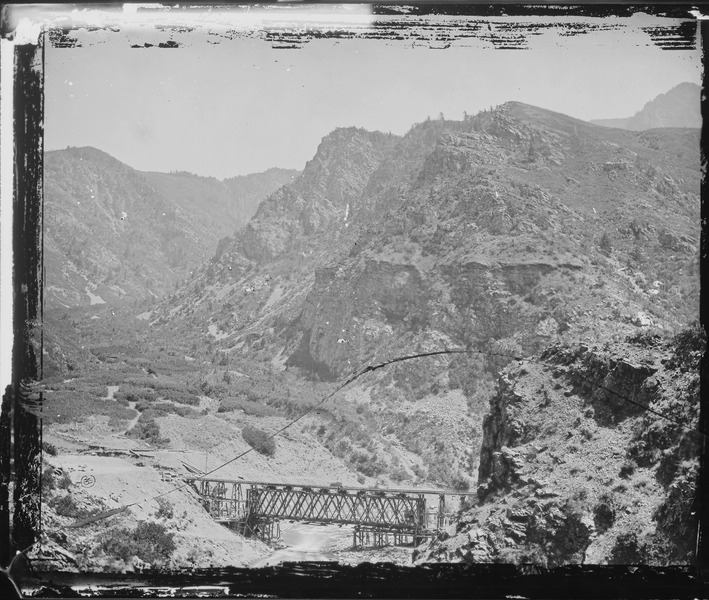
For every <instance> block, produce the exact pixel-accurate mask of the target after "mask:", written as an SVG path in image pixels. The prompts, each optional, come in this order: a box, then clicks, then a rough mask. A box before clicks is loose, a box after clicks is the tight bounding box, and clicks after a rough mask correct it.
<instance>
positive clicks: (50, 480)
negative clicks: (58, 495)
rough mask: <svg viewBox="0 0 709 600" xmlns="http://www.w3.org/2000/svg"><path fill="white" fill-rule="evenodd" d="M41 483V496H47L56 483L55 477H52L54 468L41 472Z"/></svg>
mask: <svg viewBox="0 0 709 600" xmlns="http://www.w3.org/2000/svg"><path fill="white" fill-rule="evenodd" d="M41 481H42V493H43V494H48V493H49V492H51V491H52V490H53V489H54V488H55V487H56V485H57V482H56V477H55V475H54V467H46V468H45V469H44V470H43V471H42V477H41Z"/></svg>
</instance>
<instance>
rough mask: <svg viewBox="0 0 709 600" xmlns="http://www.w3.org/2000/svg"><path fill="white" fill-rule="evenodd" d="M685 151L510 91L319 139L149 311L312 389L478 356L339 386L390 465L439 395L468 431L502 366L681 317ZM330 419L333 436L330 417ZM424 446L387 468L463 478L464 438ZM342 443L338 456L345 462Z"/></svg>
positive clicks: (427, 432)
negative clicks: (483, 106)
mask: <svg viewBox="0 0 709 600" xmlns="http://www.w3.org/2000/svg"><path fill="white" fill-rule="evenodd" d="M698 149H699V131H697V130H690V129H665V130H654V131H650V132H642V133H636V132H630V131H622V130H618V129H608V128H603V127H598V126H594V125H591V124H588V123H585V122H582V121H578V120H576V119H572V118H570V117H567V116H565V115H561V114H558V113H553V112H550V111H547V110H544V109H540V108H536V107H532V106H528V105H524V104H521V103H516V102H510V103H507V104H504V105H502V106H500V107H498V108H497V109H495V110H491V111H484V112H483V113H480V114H478V115H475V116H473V117H469V118H467V119H466V120H464V121H462V122H452V121H443V120H440V121H427V122H424V123H421V124H419V125H416V126H414V127H412V129H411V130H410V131H409V132H408V133H407V134H406V135H405V136H403V137H396V136H386V135H383V134H380V133H370V132H366V131H363V130H358V129H354V128H350V129H344V130H336V131H335V132H333V133H332V134H330V135H329V136H327V137H326V138H325V139H324V140H323V142H322V144H321V145H320V147H319V148H318V151H317V153H316V155H315V157H314V158H313V160H312V161H311V162H310V163H308V165H307V166H306V169H305V171H304V173H303V174H302V175H301V177H300V178H298V179H297V180H296V181H295V182H294V183H293V184H292V185H289V186H286V187H284V188H282V189H281V190H279V191H278V192H277V193H276V194H274V195H273V196H271V197H270V198H269V199H268V200H266V201H265V202H264V203H263V204H262V205H261V207H260V208H259V211H258V212H257V214H256V215H255V217H254V218H253V219H252V220H251V222H250V223H249V225H248V226H247V227H246V228H245V229H244V230H243V231H242V232H239V233H237V234H236V235H234V236H233V237H232V238H231V239H230V240H228V241H227V242H225V243H224V244H223V245H221V246H220V248H219V250H218V252H217V254H216V255H215V256H214V258H213V259H212V261H211V262H210V263H209V264H207V265H205V266H204V267H203V268H202V269H201V270H200V271H199V272H197V273H196V274H195V276H194V277H193V278H192V279H190V280H189V281H188V282H187V284H186V285H185V286H184V287H183V288H182V289H180V290H179V291H178V292H176V293H175V294H173V295H171V296H170V297H168V298H166V299H165V301H164V302H162V303H161V304H160V305H159V306H158V307H157V308H156V309H155V310H154V311H152V312H151V314H150V316H149V319H150V322H151V323H152V324H153V326H154V327H156V328H160V327H161V326H163V325H166V326H167V327H169V329H170V331H171V332H172V335H179V336H180V337H182V338H185V339H191V340H195V343H203V342H204V340H209V345H210V348H211V349H210V352H212V353H213V357H214V358H213V360H215V361H217V360H223V361H227V362H228V361H231V360H235V359H238V358H240V359H243V358H244V357H248V358H249V359H250V360H253V359H256V360H260V361H263V362H264V363H266V364H269V365H271V366H272V368H273V369H274V372H283V373H288V374H289V375H288V376H297V377H306V378H307V377H311V378H315V379H320V380H324V381H335V380H338V379H341V378H342V377H344V376H346V375H347V374H349V373H351V372H353V371H354V370H356V369H359V368H361V367H362V366H364V365H366V364H371V363H376V362H379V361H383V360H388V359H391V358H393V357H396V356H400V355H406V354H414V353H420V352H427V351H432V350H441V349H446V348H459V349H465V348H467V349H470V350H471V351H475V352H480V354H477V355H476V354H470V355H457V356H455V357H445V356H444V357H440V356H439V357H437V358H429V359H420V360H416V361H410V362H407V363H401V364H397V365H394V366H392V367H390V368H388V369H387V370H383V371H380V372H378V374H377V375H376V376H372V377H369V378H367V379H366V381H360V382H358V383H357V385H355V386H353V388H352V389H351V394H352V398H358V399H359V400H358V403H357V406H358V407H360V405H361V407H360V408H358V410H360V411H361V415H360V416H362V415H364V416H362V418H363V419H364V422H365V429H368V430H369V431H370V432H372V431H375V432H380V431H387V432H388V433H386V435H382V436H379V434H376V435H375V434H371V435H373V437H374V438H376V440H375V441H372V440H370V442H371V443H370V446H369V450H368V452H373V450H374V448H375V447H376V448H378V449H379V451H380V452H381V454H380V456H382V457H383V458H382V459H381V463H382V464H381V468H382V469H384V471H385V472H392V471H393V470H394V468H395V464H396V463H395V461H394V459H393V455H391V454H390V448H391V447H392V445H393V446H394V447H396V448H405V449H407V450H410V451H413V452H414V453H417V452H418V453H421V452H423V448H427V447H434V446H435V445H436V440H443V439H448V436H449V431H450V428H449V426H448V425H447V424H446V423H445V422H442V421H440V420H437V419H436V418H435V415H436V413H437V412H440V411H441V410H443V409H444V407H449V406H453V405H455V406H459V405H457V404H455V403H454V402H453V401H452V400H451V399H452V398H453V396H451V394H454V393H462V394H463V395H464V397H465V398H466V403H463V404H462V406H460V407H459V409H456V410H457V415H458V417H459V418H460V419H463V420H465V419H471V422H472V423H473V425H471V426H470V428H468V430H467V434H466V435H468V436H469V437H470V438H475V437H476V436H477V437H478V439H479V435H480V431H479V429H477V428H478V427H479V422H480V420H481V418H482V413H483V412H484V411H485V408H486V403H487V398H488V395H489V393H490V391H491V389H492V386H493V382H494V379H495V377H496V374H497V373H498V371H499V370H500V369H501V368H503V367H504V366H505V364H507V363H508V362H509V361H510V360H511V358H513V357H515V356H525V355H533V354H534V353H535V352H538V351H540V350H541V348H543V347H544V346H546V345H547V344H548V343H549V342H551V341H554V340H568V341H573V342H577V341H586V342H587V343H588V342H593V343H597V342H599V341H602V340H613V339H615V340H620V339H623V338H624V337H625V336H626V335H629V334H631V333H632V332H633V331H636V330H637V329H638V328H641V327H648V326H657V327H659V328H664V329H667V330H669V331H673V330H675V329H676V328H678V327H681V326H683V325H684V324H686V323H688V322H690V321H692V320H693V319H694V318H696V315H697V307H698V290H699V287H698V262H697V248H698V239H699V225H698V219H697V216H698V210H699V181H700V171H699V152H698ZM178 332H179V333H178ZM220 357H221V358H220ZM224 364H227V363H226V362H225V363H224ZM222 393H224V394H227V395H228V394H230V393H232V392H230V391H229V386H225V388H224V390H223V392H222ZM265 401H266V402H268V399H266V400H265ZM419 401H426V402H430V403H431V406H432V410H431V412H428V413H424V412H422V411H419V410H418V409H417V408H416V406H417V402H419ZM466 404H467V406H466ZM337 410H339V411H340V412H339V413H337ZM337 410H336V411H335V412H336V419H335V423H336V424H335V425H332V424H331V423H329V425H330V426H331V427H335V428H337V427H340V430H339V431H340V432H341V431H342V428H344V427H345V425H344V422H345V421H346V418H345V417H346V415H345V413H346V412H347V410H348V409H346V408H339V409H337ZM338 415H339V416H338ZM338 419H339V420H338ZM337 423H340V425H337ZM334 435H335V437H337V435H338V434H337V433H335V434H334ZM331 443H332V444H333V446H335V447H336V446H338V445H337V444H336V439H334V440H332V442H331ZM372 444H374V445H372ZM436 448H437V449H436V450H435V451H430V452H429V455H428V457H427V458H425V460H424V463H423V467H424V470H423V472H421V471H415V470H413V467H412V466H411V465H409V466H407V467H406V468H404V470H403V471H402V472H400V475H399V476H400V477H403V478H406V479H412V480H415V479H416V478H417V477H423V478H426V477H428V479H429V480H431V481H434V482H435V481H437V482H440V483H441V484H447V485H453V484H456V485H461V486H464V485H468V484H470V483H472V482H474V480H475V473H474V468H473V467H472V466H471V465H475V464H476V461H477V450H476V449H475V448H473V449H471V448H470V447H469V446H468V447H466V446H465V444H461V442H460V438H458V439H455V440H451V443H450V444H448V443H447V442H445V443H443V445H440V444H439V445H438V446H437V447H436ZM358 452H360V450H359V449H358V448H356V447H355V448H353V447H352V446H350V447H349V448H347V447H345V448H344V449H342V454H343V456H345V457H346V458H347V459H348V460H350V461H351V462H352V464H354V465H359V464H360V463H361V462H362V461H361V460H360V459H361V455H360V454H357V453H358ZM353 457H358V458H357V460H355V459H354V458H353ZM419 466H421V465H419ZM417 473H418V474H417Z"/></svg>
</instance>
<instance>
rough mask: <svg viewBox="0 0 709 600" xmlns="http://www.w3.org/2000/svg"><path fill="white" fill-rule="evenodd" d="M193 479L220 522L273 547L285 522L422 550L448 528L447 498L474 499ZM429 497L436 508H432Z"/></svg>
mask: <svg viewBox="0 0 709 600" xmlns="http://www.w3.org/2000/svg"><path fill="white" fill-rule="evenodd" d="M188 480H189V481H190V482H191V483H192V485H193V486H194V488H195V489H196V491H197V492H198V493H199V495H200V497H201V498H202V501H203V504H204V506H205V508H206V509H207V511H208V512H209V513H210V514H211V515H212V517H213V518H214V519H215V520H217V521H219V522H221V523H224V524H226V525H228V526H229V527H231V528H233V529H235V530H237V531H239V532H240V533H242V534H244V535H246V536H249V537H259V538H261V539H263V540H264V541H267V542H271V541H273V540H274V539H277V538H278V537H279V534H280V527H279V522H280V521H282V520H283V521H302V522H307V523H323V524H329V523H336V524H345V525H354V526H355V528H354V546H355V547H364V546H381V545H387V544H389V543H394V544H396V545H407V544H413V545H418V544H419V543H421V541H423V539H424V538H426V537H430V536H433V535H435V533H436V532H437V531H439V530H440V529H441V528H443V527H444V526H445V525H446V524H447V522H448V520H449V517H450V514H451V513H450V512H448V511H447V510H446V508H447V506H446V497H447V496H448V497H450V496H466V495H470V493H469V492H454V491H451V490H415V489H373V488H346V487H342V486H310V485H298V484H292V485H291V484H274V483H264V482H257V481H241V480H228V479H205V478H201V477H193V478H189V479H188ZM427 498H428V499H429V500H434V503H432V504H431V505H429V504H427ZM436 498H437V502H435V499H436ZM434 504H435V508H434V507H433V506H434ZM429 506H431V509H429V508H428V507H429Z"/></svg>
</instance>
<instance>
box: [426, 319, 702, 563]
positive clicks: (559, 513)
mask: <svg viewBox="0 0 709 600" xmlns="http://www.w3.org/2000/svg"><path fill="white" fill-rule="evenodd" d="M705 351H706V338H705V335H704V333H703V332H702V331H701V330H700V329H696V328H695V329H689V330H687V331H684V332H682V333H681V334H678V335H677V336H675V337H674V338H663V337H661V336H658V335H653V334H648V333H639V334H636V335H634V336H632V337H630V338H628V339H627V340H625V341H624V342H617V343H614V344H605V345H599V344H596V345H593V346H590V345H583V344H577V345H561V344H557V345H553V346H551V347H549V348H548V349H546V350H545V351H544V352H543V353H542V354H541V355H540V356H539V357H535V358H533V359H530V360H528V361H520V362H519V363H517V364H515V365H514V366H510V367H508V369H506V371H505V372H504V374H503V375H502V377H501V378H500V380H499V383H498V387H497V390H496V393H495V395H494V396H493V397H492V398H491V400H490V410H489V412H488V414H487V415H486V416H485V422H484V424H483V431H484V437H483V442H482V450H481V458H480V470H479V476H480V479H479V481H480V485H479V487H478V497H479V505H477V506H475V507H472V508H468V509H467V510H465V511H463V512H462V513H461V514H460V516H459V519H458V520H457V522H456V523H455V524H454V525H452V526H451V527H450V528H449V529H448V531H447V532H445V533H444V534H442V535H440V536H439V538H438V539H437V540H435V541H434V542H433V544H432V545H431V546H430V547H428V548H421V549H420V550H419V551H417V553H416V555H417V559H418V560H419V561H445V562H449V561H453V562H458V561H468V562H534V563H538V564H544V565H549V566H557V565H559V564H564V563H569V562H581V563H583V562H586V563H592V564H597V563H616V564H632V563H645V564H656V565H667V564H676V563H679V564H687V563H691V562H692V560H693V559H692V556H693V552H694V544H695V536H696V515H697V512H696V511H697V507H696V499H695V489H696V484H697V475H698V462H699V461H698V453H699V448H700V446H701V436H700V434H699V433H698V432H697V430H696V428H697V419H698V412H699V373H698V371H699V364H700V360H701V359H702V356H703V354H704V352H705ZM645 407H647V408H649V409H650V410H647V408H645ZM651 411H652V412H651Z"/></svg>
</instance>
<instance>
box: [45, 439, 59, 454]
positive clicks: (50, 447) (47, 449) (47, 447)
mask: <svg viewBox="0 0 709 600" xmlns="http://www.w3.org/2000/svg"><path fill="white" fill-rule="evenodd" d="M42 450H43V451H44V452H46V453H47V454H49V455H50V456H56V455H57V447H56V446H55V445H54V444H50V443H49V442H42Z"/></svg>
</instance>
